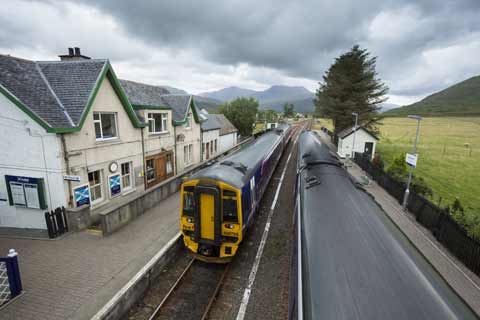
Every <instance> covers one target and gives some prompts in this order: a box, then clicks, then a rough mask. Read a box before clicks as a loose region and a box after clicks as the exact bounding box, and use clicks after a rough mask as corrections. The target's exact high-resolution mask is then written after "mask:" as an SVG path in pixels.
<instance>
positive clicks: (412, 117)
mask: <svg viewBox="0 0 480 320" xmlns="http://www.w3.org/2000/svg"><path fill="white" fill-rule="evenodd" d="M408 118H410V119H414V120H417V134H416V136H415V143H414V144H413V154H414V155H415V156H417V143H418V136H419V133H420V121H421V120H422V117H421V116H415V115H409V116H408ZM417 158H418V157H417ZM415 166H416V164H415ZM409 167H410V172H409V173H408V181H407V189H405V194H404V195H403V204H402V206H403V211H407V202H408V196H409V194H410V183H411V182H412V174H413V169H414V168H415V167H414V166H412V165H409Z"/></svg>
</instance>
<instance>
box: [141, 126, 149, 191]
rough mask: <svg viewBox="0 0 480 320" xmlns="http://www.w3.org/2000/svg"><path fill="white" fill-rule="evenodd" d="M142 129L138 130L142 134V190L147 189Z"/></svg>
mask: <svg viewBox="0 0 480 320" xmlns="http://www.w3.org/2000/svg"><path fill="white" fill-rule="evenodd" d="M143 129H144V128H140V132H141V134H142V160H143V186H144V189H147V165H146V160H145V139H144V136H143Z"/></svg>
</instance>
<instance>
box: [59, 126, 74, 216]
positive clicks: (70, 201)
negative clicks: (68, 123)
mask: <svg viewBox="0 0 480 320" xmlns="http://www.w3.org/2000/svg"><path fill="white" fill-rule="evenodd" d="M60 140H61V141H62V148H63V159H64V160H65V169H66V170H67V174H68V175H70V174H71V173H70V161H69V160H68V152H67V143H66V142H65V135H64V134H63V133H61V134H60ZM67 184H68V206H69V207H70V208H73V195H72V181H70V180H68V181H67Z"/></svg>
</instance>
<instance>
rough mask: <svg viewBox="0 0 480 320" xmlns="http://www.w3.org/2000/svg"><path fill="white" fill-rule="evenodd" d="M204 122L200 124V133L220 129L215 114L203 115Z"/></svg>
mask: <svg viewBox="0 0 480 320" xmlns="http://www.w3.org/2000/svg"><path fill="white" fill-rule="evenodd" d="M202 114H203V115H204V116H205V117H206V119H207V120H206V121H205V122H203V123H202V131H209V130H217V129H220V128H221V127H222V123H221V122H219V121H218V120H217V115H216V114H204V113H202Z"/></svg>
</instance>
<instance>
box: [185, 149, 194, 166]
mask: <svg viewBox="0 0 480 320" xmlns="http://www.w3.org/2000/svg"><path fill="white" fill-rule="evenodd" d="M192 161H193V144H189V145H186V146H184V147H183V162H184V163H185V165H188V164H191V163H192Z"/></svg>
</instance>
